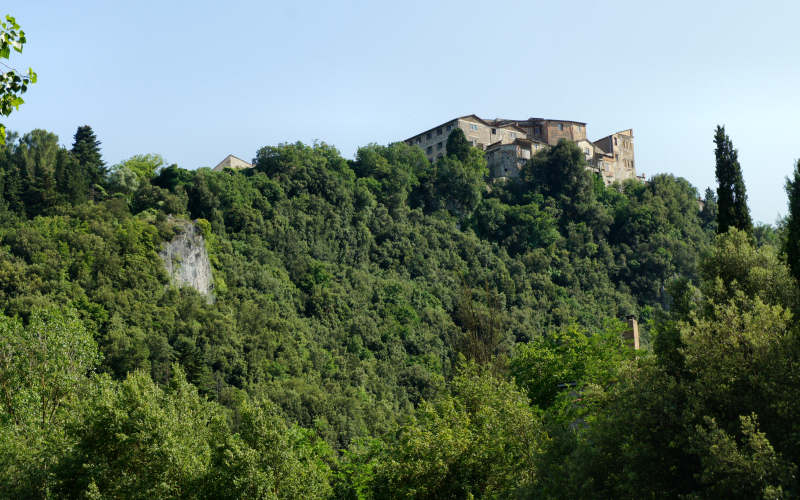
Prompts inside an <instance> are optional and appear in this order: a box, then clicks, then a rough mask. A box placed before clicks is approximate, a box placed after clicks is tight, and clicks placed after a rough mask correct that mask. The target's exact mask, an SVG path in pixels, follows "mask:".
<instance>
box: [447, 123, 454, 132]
mask: <svg viewBox="0 0 800 500" xmlns="http://www.w3.org/2000/svg"><path fill="white" fill-rule="evenodd" d="M451 130H453V124H452V123H451V124H450V125H448V126H447V131H448V132H450V131H451Z"/></svg>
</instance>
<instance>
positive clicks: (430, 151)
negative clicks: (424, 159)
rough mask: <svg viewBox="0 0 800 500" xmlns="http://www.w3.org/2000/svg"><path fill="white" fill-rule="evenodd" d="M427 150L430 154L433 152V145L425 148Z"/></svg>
mask: <svg viewBox="0 0 800 500" xmlns="http://www.w3.org/2000/svg"><path fill="white" fill-rule="evenodd" d="M425 152H426V153H428V154H431V153H433V146H428V147H427V148H425Z"/></svg>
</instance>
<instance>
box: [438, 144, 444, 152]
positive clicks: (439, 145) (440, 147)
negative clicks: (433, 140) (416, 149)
mask: <svg viewBox="0 0 800 500" xmlns="http://www.w3.org/2000/svg"><path fill="white" fill-rule="evenodd" d="M443 144H444V143H442V142H440V143H439V144H437V145H436V150H437V151H438V150H441V149H442V145H443Z"/></svg>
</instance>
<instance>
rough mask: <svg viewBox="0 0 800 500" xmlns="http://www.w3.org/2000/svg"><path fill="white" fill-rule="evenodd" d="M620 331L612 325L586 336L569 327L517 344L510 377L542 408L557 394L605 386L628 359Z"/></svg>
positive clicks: (620, 326)
mask: <svg viewBox="0 0 800 500" xmlns="http://www.w3.org/2000/svg"><path fill="white" fill-rule="evenodd" d="M609 326H610V325H609ZM623 329H624V327H623V326H622V325H615V326H613V327H611V328H609V331H608V332H603V333H597V334H594V335H589V334H587V333H586V332H583V331H580V330H579V329H577V328H574V327H572V328H568V329H566V330H564V331H561V332H554V333H552V334H549V335H546V336H542V337H537V338H536V339H534V340H532V341H530V342H528V343H527V344H518V345H517V348H516V349H515V352H514V356H513V358H512V359H511V363H510V370H511V374H512V376H513V377H514V379H515V381H516V383H517V385H519V386H520V387H521V388H523V389H524V390H525V391H526V392H527V394H528V397H529V398H530V400H531V402H532V403H533V404H535V405H537V406H538V407H540V408H543V409H544V408H548V407H550V406H552V405H553V403H554V402H555V399H556V397H557V396H558V394H559V393H563V392H570V391H573V392H574V391H581V390H582V389H583V388H584V387H585V386H586V385H587V384H596V385H601V386H608V385H609V384H612V383H614V382H615V381H616V380H617V370H618V368H619V366H620V365H621V364H622V362H623V361H624V360H626V359H629V358H630V352H631V351H630V348H629V347H628V346H626V345H625V344H624V342H623V340H622V336H621V333H622V330H623Z"/></svg>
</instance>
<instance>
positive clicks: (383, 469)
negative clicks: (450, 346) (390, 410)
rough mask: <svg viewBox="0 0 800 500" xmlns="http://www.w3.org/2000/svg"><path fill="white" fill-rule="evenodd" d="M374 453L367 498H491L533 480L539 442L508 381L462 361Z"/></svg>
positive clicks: (536, 424) (533, 418) (535, 422)
mask: <svg viewBox="0 0 800 500" xmlns="http://www.w3.org/2000/svg"><path fill="white" fill-rule="evenodd" d="M450 394H451V395H449V396H447V397H443V398H440V399H438V400H436V401H434V402H431V403H424V404H423V405H421V406H420V408H419V409H418V411H417V413H416V415H415V416H414V417H412V418H411V420H410V421H409V422H408V423H407V424H405V425H404V426H403V427H402V428H401V429H400V430H399V432H398V434H397V435H396V436H395V437H394V438H393V439H392V440H391V441H390V442H389V443H388V446H387V448H386V449H385V450H384V451H383V452H382V453H380V454H378V455H377V456H376V457H374V458H373V460H375V463H374V469H373V473H374V475H373V476H372V481H371V484H370V492H369V494H367V495H365V496H366V497H367V498H495V497H498V496H508V495H509V494H510V493H512V492H513V491H515V490H517V489H519V488H521V487H522V486H525V485H527V484H529V483H532V482H533V481H534V480H535V478H536V465H535V462H536V458H537V455H538V454H539V452H540V450H541V447H542V444H543V442H544V441H545V440H546V435H545V434H544V432H543V430H542V427H541V422H540V420H539V417H538V415H536V414H535V413H534V411H533V410H532V409H531V408H530V406H529V405H528V402H527V400H526V398H525V396H524V395H522V394H520V393H519V392H518V391H517V390H516V388H514V386H513V385H511V384H509V383H508V382H505V381H502V380H499V379H497V378H495V377H493V376H492V375H490V374H489V373H487V372H485V371H482V370H481V369H480V368H479V367H477V366H476V365H465V366H463V367H462V368H461V370H460V372H459V374H458V375H456V376H455V377H454V378H453V381H452V388H451V393H450Z"/></svg>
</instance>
